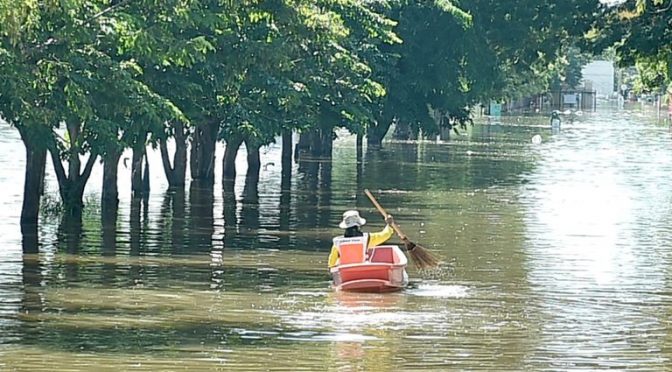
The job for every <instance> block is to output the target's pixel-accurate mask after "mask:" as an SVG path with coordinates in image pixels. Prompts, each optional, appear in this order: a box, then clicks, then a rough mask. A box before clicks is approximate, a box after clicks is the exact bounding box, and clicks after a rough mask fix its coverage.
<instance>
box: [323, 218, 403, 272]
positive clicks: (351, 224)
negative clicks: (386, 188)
mask: <svg viewBox="0 0 672 372" xmlns="http://www.w3.org/2000/svg"><path fill="white" fill-rule="evenodd" d="M385 223H387V225H386V226H385V228H384V229H383V230H382V231H380V232H377V233H365V232H363V231H362V230H361V227H362V226H364V225H365V224H366V219H364V218H362V217H361V216H360V215H359V212H358V211H356V210H349V211H345V212H344V213H343V220H342V221H341V223H339V224H338V227H340V228H341V229H344V230H345V231H344V232H343V236H338V237H336V238H334V245H333V246H332V247H331V252H330V253H329V267H330V268H331V267H334V266H336V265H338V261H339V249H338V245H339V242H340V241H341V240H343V239H344V238H354V237H362V238H364V240H365V241H366V242H367V248H371V247H375V246H378V245H380V244H382V243H385V242H386V241H387V240H388V239H390V237H392V235H393V234H394V229H393V228H392V226H391V225H392V224H393V223H394V218H393V217H392V216H391V215H389V214H388V215H387V217H385Z"/></svg>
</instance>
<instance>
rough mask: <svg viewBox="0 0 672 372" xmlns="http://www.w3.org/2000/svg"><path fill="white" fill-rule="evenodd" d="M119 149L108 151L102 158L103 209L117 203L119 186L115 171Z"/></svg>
mask: <svg viewBox="0 0 672 372" xmlns="http://www.w3.org/2000/svg"><path fill="white" fill-rule="evenodd" d="M120 158H121V151H112V152H109V153H108V154H107V155H105V157H104V158H103V194H102V205H103V209H105V208H107V207H112V206H114V207H116V206H117V205H119V188H118V186H117V171H118V169H119V159H120Z"/></svg>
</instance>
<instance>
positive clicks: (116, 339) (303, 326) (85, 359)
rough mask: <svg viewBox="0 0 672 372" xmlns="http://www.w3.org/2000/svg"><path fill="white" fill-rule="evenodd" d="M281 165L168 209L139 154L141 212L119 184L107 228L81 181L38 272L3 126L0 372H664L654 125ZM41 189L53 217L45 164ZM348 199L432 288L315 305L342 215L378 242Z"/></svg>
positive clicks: (669, 199) (49, 230) (523, 130)
mask: <svg viewBox="0 0 672 372" xmlns="http://www.w3.org/2000/svg"><path fill="white" fill-rule="evenodd" d="M537 134H538V135H540V136H541V137H542V141H541V143H538V144H534V143H533V142H532V137H533V136H534V135H537ZM221 150H222V149H220V152H219V153H218V167H221V166H220V165H219V162H221V153H222V151H221ZM280 151H281V148H280V145H279V144H276V145H273V146H271V147H269V148H266V149H262V171H261V180H260V182H259V184H258V186H254V185H249V184H247V185H246V180H245V162H244V159H245V157H244V154H241V155H240V156H239V160H240V164H238V165H239V168H238V179H237V181H236V185H235V188H234V189H233V190H228V189H227V190H223V189H222V186H221V182H219V181H216V182H215V183H216V185H215V188H214V191H213V190H208V189H204V188H200V187H197V186H193V187H189V186H187V190H186V191H185V192H166V191H165V190H166V189H167V183H166V181H165V177H164V176H163V171H162V169H161V168H160V166H161V161H160V157H159V153H158V151H155V150H150V154H149V158H150V159H149V160H150V164H152V166H151V172H152V185H151V186H152V191H151V196H150V199H149V200H148V203H147V207H146V208H142V206H138V205H137V204H132V203H131V200H130V169H127V168H125V167H124V166H123V165H120V169H119V177H120V184H119V190H120V193H121V195H120V199H121V200H120V203H119V216H118V220H117V223H116V228H109V226H108V227H106V228H103V227H102V225H101V211H100V208H99V207H98V204H99V202H98V199H99V196H98V195H99V194H100V190H101V182H102V167H100V165H97V166H96V169H94V173H93V175H92V179H91V182H89V185H88V186H87V191H86V194H85V201H88V202H89V203H90V205H89V206H88V207H87V208H86V210H85V212H84V217H83V222H84V223H83V226H82V228H81V231H77V232H74V233H73V232H72V230H66V229H63V228H61V227H60V226H59V218H58V217H55V216H54V214H53V213H51V214H50V213H44V215H43V216H42V217H41V226H40V228H39V235H40V237H39V243H40V246H39V251H40V253H39V254H23V249H24V248H26V247H22V240H21V234H20V228H19V225H18V222H19V215H20V213H21V201H22V199H21V198H22V184H23V164H24V163H23V162H24V157H25V155H24V148H23V145H22V144H21V142H20V139H19V136H18V133H17V132H16V130H15V129H13V128H9V127H8V126H7V125H6V124H0V164H1V165H2V171H0V189H2V193H1V194H0V231H2V236H0V243H1V244H0V370H2V371H5V370H9V371H14V370H16V371H52V370H63V371H108V370H109V371H119V370H131V371H145V370H164V371H173V370H195V371H198V370H203V371H214V370H221V371H232V370H240V371H253V370H292V371H299V370H306V371H316V370H367V371H392V370H492V371H502V370H518V371H522V370H548V371H557V370H570V369H571V370H574V369H579V370H581V369H585V370H594V369H616V370H624V369H628V370H643V371H644V370H646V371H651V370H660V371H663V370H666V368H669V365H672V252H671V249H672V135H671V134H670V131H669V130H668V126H667V125H666V124H661V123H658V122H657V121H656V119H655V117H654V116H651V114H650V113H643V112H641V111H639V110H617V109H615V108H609V107H602V108H598V112H597V113H591V114H584V115H583V116H582V117H579V118H576V120H574V121H573V122H571V123H570V122H569V120H565V122H564V123H563V124H562V127H561V129H560V130H551V128H550V127H549V125H548V119H547V118H546V117H536V118H535V117H525V118H507V117H504V118H503V119H502V123H496V124H489V125H486V124H478V125H475V126H474V127H473V128H470V129H469V132H468V133H464V134H462V135H454V136H453V138H451V139H450V140H448V141H443V142H420V143H386V144H385V147H384V148H383V149H382V150H380V151H378V152H373V151H365V154H364V161H363V164H360V165H358V164H357V161H356V151H355V139H354V138H353V137H351V136H341V137H340V138H338V139H337V140H336V142H335V143H334V156H333V161H331V162H329V163H326V162H322V163H321V162H318V161H312V162H304V163H301V164H295V165H294V169H293V172H292V177H291V182H290V183H289V184H288V185H289V189H290V192H282V189H283V188H282V187H281V186H282V184H283V180H282V177H281V169H280ZM126 156H130V155H124V157H126ZM122 158H123V157H122ZM122 163H123V161H122ZM219 170H220V169H219V168H218V171H219ZM47 178H48V180H49V182H48V184H47V186H46V187H47V190H48V195H49V198H51V200H53V201H54V202H55V201H57V198H58V194H57V188H56V187H57V186H56V183H55V182H54V179H53V178H54V177H53V172H52V170H51V169H50V165H48V167H47ZM219 179H220V175H219V174H216V180H219ZM286 181H287V180H285V182H286ZM364 188H369V189H371V190H372V192H374V194H376V195H377V196H378V197H379V201H380V202H381V204H382V205H383V206H385V207H386V208H388V210H389V212H390V213H392V214H393V215H394V217H395V219H396V220H397V222H398V223H399V224H400V225H401V227H402V228H403V229H404V232H406V233H407V234H408V235H409V236H410V237H411V238H412V239H413V240H414V241H417V242H418V243H420V244H422V245H423V246H425V247H427V248H429V249H430V250H431V251H433V252H434V253H436V254H437V255H438V256H440V258H441V259H442V261H444V264H443V265H442V267H441V268H440V269H439V270H436V271H432V272H426V273H419V272H417V271H415V270H414V269H410V270H409V276H410V279H411V284H410V287H409V288H408V289H407V290H405V291H403V292H399V293H393V294H383V295H378V294H350V293H337V292H334V291H333V290H332V289H331V288H330V277H329V274H328V270H327V268H326V266H327V255H328V253H329V249H330V245H331V238H332V237H333V236H335V235H337V234H339V233H340V230H339V229H338V227H337V225H338V222H339V221H340V217H341V214H342V213H343V211H344V210H346V209H352V208H357V209H359V210H360V211H361V213H362V215H363V217H365V218H367V219H368V221H369V224H368V225H367V228H368V229H369V230H370V231H373V230H378V229H380V228H382V227H383V221H382V218H381V217H380V216H379V215H378V214H377V212H376V210H375V209H374V207H373V206H372V205H371V204H370V202H369V201H368V200H367V199H366V197H365V196H364V194H363V192H362V190H363V189H364ZM52 204H53V202H52ZM52 204H49V203H48V204H47V205H52ZM138 208H140V209H138ZM391 242H393V243H398V242H399V241H398V239H397V238H392V240H391Z"/></svg>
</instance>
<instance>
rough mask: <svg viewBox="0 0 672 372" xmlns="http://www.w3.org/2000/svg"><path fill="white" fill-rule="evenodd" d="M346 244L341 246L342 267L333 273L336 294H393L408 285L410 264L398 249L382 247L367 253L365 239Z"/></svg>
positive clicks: (334, 269)
mask: <svg viewBox="0 0 672 372" xmlns="http://www.w3.org/2000/svg"><path fill="white" fill-rule="evenodd" d="M347 240H348V238H346V239H345V240H341V241H340V242H339V245H338V249H339V263H338V264H337V265H336V266H334V267H332V268H331V270H330V271H331V275H332V278H333V281H334V288H335V289H336V290H339V291H354V292H393V291H399V290H401V289H403V288H404V287H405V286H406V284H408V275H407V274H406V265H407V263H408V260H407V259H406V256H405V255H404V252H402V251H401V249H399V247H398V246H396V245H381V246H377V247H372V248H369V249H366V248H364V247H365V245H364V244H363V243H365V241H364V242H363V241H362V239H358V238H351V240H352V241H351V242H348V241H347Z"/></svg>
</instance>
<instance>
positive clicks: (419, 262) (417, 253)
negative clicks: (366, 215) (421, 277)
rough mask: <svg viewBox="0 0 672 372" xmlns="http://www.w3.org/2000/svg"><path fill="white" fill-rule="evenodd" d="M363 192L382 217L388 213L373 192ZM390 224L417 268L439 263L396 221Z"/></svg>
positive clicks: (425, 267)
mask: <svg viewBox="0 0 672 372" xmlns="http://www.w3.org/2000/svg"><path fill="white" fill-rule="evenodd" d="M364 193H365V194H366V196H368V197H369V199H370V200H371V203H373V205H374V206H376V209H378V212H380V214H381V215H383V218H387V216H389V214H387V212H385V209H383V207H382V206H381V205H380V204H379V203H378V201H377V200H376V198H374V197H373V194H371V192H370V191H369V190H368V189H364ZM391 226H392V228H393V229H394V232H395V233H397V236H399V239H401V240H402V241H403V242H404V245H405V246H406V251H408V253H409V255H410V256H411V261H413V263H414V264H415V266H416V267H417V268H418V269H427V268H430V267H436V266H437V265H438V264H439V260H438V259H437V258H436V257H434V255H433V254H432V253H431V252H430V251H429V250H428V249H427V248H425V247H422V246H420V245H417V244H415V243H413V242H412V241H410V240H409V239H408V237H407V236H406V234H404V233H403V232H402V231H401V229H400V228H399V225H397V224H396V222H392V224H391Z"/></svg>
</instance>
